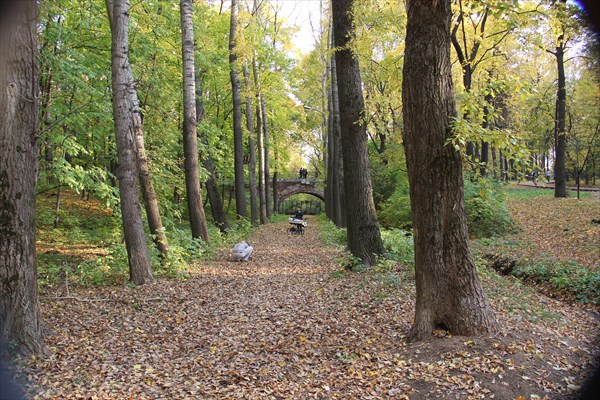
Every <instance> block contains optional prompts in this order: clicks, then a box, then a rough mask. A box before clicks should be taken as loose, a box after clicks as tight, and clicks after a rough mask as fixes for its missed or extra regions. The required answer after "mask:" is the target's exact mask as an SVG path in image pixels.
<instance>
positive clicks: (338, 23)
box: [332, 0, 383, 265]
mask: <svg viewBox="0 0 600 400" xmlns="http://www.w3.org/2000/svg"><path fill="white" fill-rule="evenodd" d="M352 4H353V2H352V0H333V1H332V9H333V34H334V43H335V47H336V52H335V63H336V71H337V72H336V75H337V86H338V92H339V102H340V126H341V142H342V154H343V155H342V158H343V160H344V195H345V200H346V219H347V222H348V246H349V248H350V252H351V253H352V254H353V255H354V256H356V257H359V258H361V259H362V260H363V262H364V263H365V264H366V265H372V264H374V263H375V261H376V256H377V255H378V254H382V253H383V242H382V240H381V234H380V232H379V226H378V225H377V217H376V213H375V204H374V202H373V190H372V186H371V174H370V170H369V154H368V150H367V132H366V125H365V122H364V99H363V96H362V82H361V77H360V70H359V66H358V59H357V58H356V57H355V55H354V53H353V51H352V49H351V48H350V47H349V44H350V40H351V38H352V37H353V36H354V21H353V16H352ZM350 160H351V161H350Z"/></svg>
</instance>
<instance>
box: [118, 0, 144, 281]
mask: <svg viewBox="0 0 600 400" xmlns="http://www.w3.org/2000/svg"><path fill="white" fill-rule="evenodd" d="M113 19H114V21H113V25H114V26H113V29H112V97H113V113H114V123H115V137H116V142H117V158H118V162H119V165H118V167H117V178H118V180H119V193H120V198H121V202H120V203H121V216H122V219H123V232H124V235H125V246H126V248H127V257H128V259H129V279H130V280H131V282H133V283H134V284H136V285H143V284H145V283H151V282H154V278H153V277H152V268H151V265H150V258H149V256H148V244H147V243H146V236H145V234H144V225H143V222H142V210H141V208H140V201H139V196H138V190H137V183H138V169H137V163H136V160H137V154H136V143H135V133H134V132H133V130H132V125H131V120H130V118H131V110H130V107H129V87H130V85H131V82H130V81H129V79H128V77H127V74H126V70H127V65H128V64H129V0H114V4H113Z"/></svg>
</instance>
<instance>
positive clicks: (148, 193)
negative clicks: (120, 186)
mask: <svg viewBox="0 0 600 400" xmlns="http://www.w3.org/2000/svg"><path fill="white" fill-rule="evenodd" d="M112 3H113V0H106V9H107V11H108V19H109V22H110V26H111V30H112V29H113V15H112V12H113V4H112ZM124 68H125V71H123V73H124V74H125V75H126V76H127V80H128V81H129V82H131V85H130V86H129V88H128V89H129V91H128V97H129V103H130V112H131V124H132V129H133V132H134V133H135V143H136V149H137V151H136V155H137V164H138V171H139V179H140V188H141V190H142V197H143V199H144V207H145V209H146V218H147V219H148V227H149V229H150V233H151V234H152V236H153V238H154V244H155V245H156V248H157V249H158V251H159V252H160V254H161V257H162V258H166V257H167V253H168V249H169V243H168V240H167V235H166V234H165V231H164V228H163V224H162V218H161V217H160V208H159V206H158V197H157V195H156V191H155V190H154V185H153V184H152V175H151V173H150V165H149V162H148V156H147V154H146V145H145V142H144V126H143V120H142V112H141V110H140V101H139V99H138V94H137V89H136V87H135V79H134V78H133V71H132V69H131V63H130V62H129V58H127V60H126V65H125V66H124Z"/></svg>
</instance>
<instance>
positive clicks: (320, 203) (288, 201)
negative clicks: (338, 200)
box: [277, 193, 325, 215]
mask: <svg viewBox="0 0 600 400" xmlns="http://www.w3.org/2000/svg"><path fill="white" fill-rule="evenodd" d="M298 207H300V208H301V209H302V211H303V212H304V214H308V215H316V214H320V213H322V212H325V201H324V200H323V199H322V198H320V197H318V196H315V195H313V194H308V193H299V194H294V195H291V196H288V197H286V198H284V199H280V200H279V205H278V208H277V212H278V213H280V214H288V215H291V214H294V213H295V212H296V209H297V208H298Z"/></svg>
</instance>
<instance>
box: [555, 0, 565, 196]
mask: <svg viewBox="0 0 600 400" xmlns="http://www.w3.org/2000/svg"><path fill="white" fill-rule="evenodd" d="M560 3H562V4H558V6H561V7H565V3H566V0H560ZM554 55H555V56H556V68H557V74H558V89H557V91H556V131H555V133H554V135H555V143H556V158H555V160H554V197H567V171H566V166H565V160H566V153H567V138H566V134H565V118H566V104H567V92H566V79H565V60H564V56H565V42H564V33H563V34H561V35H560V36H559V38H558V44H557V45H556V52H555V53H554Z"/></svg>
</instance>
